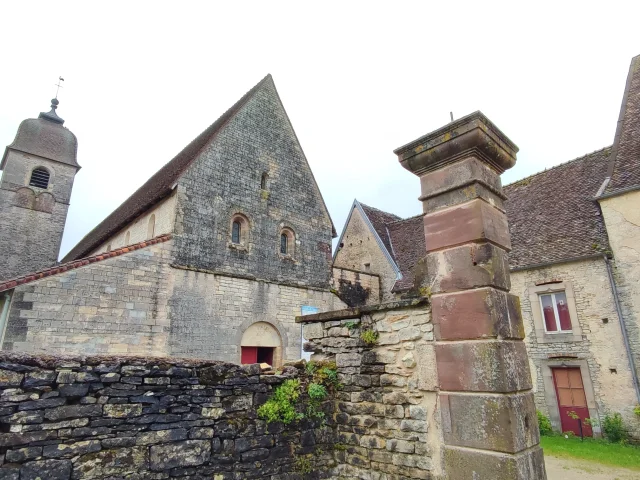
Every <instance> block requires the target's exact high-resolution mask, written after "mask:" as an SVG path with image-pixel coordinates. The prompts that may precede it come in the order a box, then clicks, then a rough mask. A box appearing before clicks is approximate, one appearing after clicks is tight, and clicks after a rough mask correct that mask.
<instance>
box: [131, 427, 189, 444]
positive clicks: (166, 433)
mask: <svg viewBox="0 0 640 480" xmlns="http://www.w3.org/2000/svg"><path fill="white" fill-rule="evenodd" d="M186 439H187V430H186V429H184V428H172V429H170V430H158V431H156V432H143V433H139V434H138V436H137V437H136V445H155V444H158V443H168V442H175V441H177V440H186Z"/></svg>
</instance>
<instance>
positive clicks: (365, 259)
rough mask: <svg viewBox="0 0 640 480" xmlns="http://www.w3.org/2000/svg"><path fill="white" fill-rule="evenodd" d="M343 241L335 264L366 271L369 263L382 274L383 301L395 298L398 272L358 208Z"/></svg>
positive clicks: (377, 273) (375, 270)
mask: <svg viewBox="0 0 640 480" xmlns="http://www.w3.org/2000/svg"><path fill="white" fill-rule="evenodd" d="M342 243H343V246H342V247H340V248H339V250H338V251H337V253H336V255H335V260H334V262H333V266H334V267H337V268H348V269H352V270H359V271H364V268H365V267H364V265H365V263H368V264H369V268H370V269H371V273H373V274H376V275H380V288H381V290H382V301H384V302H388V301H391V300H393V299H394V295H393V294H392V293H391V289H392V288H393V285H394V283H395V282H396V272H395V271H394V269H393V267H392V266H391V263H390V262H389V259H388V258H387V257H386V256H385V254H384V253H383V252H382V250H381V249H380V246H379V245H378V242H376V240H375V238H374V234H373V232H372V231H371V230H370V229H369V227H368V226H367V224H366V223H365V221H364V219H363V218H362V215H361V214H360V211H359V210H358V209H357V208H354V209H353V212H352V214H351V218H350V220H349V224H348V225H346V227H345V230H344V233H343V235H342Z"/></svg>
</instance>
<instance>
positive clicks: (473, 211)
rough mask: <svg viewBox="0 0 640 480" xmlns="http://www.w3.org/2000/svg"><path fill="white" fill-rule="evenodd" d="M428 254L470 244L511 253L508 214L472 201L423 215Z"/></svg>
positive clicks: (483, 203)
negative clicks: (480, 243)
mask: <svg viewBox="0 0 640 480" xmlns="http://www.w3.org/2000/svg"><path fill="white" fill-rule="evenodd" d="M424 229H425V243H426V247H427V252H433V251H435V250H440V249H443V248H447V247H452V246H456V245H460V244H463V243H471V242H480V241H482V242H485V241H486V242H491V243H494V244H496V245H499V246H501V247H502V248H504V249H505V250H507V251H509V250H511V239H510V237H509V226H508V224H507V215H506V214H505V213H504V212H501V211H500V210H498V209H497V208H494V207H493V206H491V205H489V204H488V203H487V202H485V201H483V200H480V199H475V200H471V201H470V202H467V203H463V204H461V205H457V206H454V207H451V208H447V209H445V210H442V211H438V212H435V213H430V214H427V215H425V216H424Z"/></svg>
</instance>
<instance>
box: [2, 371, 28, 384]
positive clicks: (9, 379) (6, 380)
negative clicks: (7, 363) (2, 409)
mask: <svg viewBox="0 0 640 480" xmlns="http://www.w3.org/2000/svg"><path fill="white" fill-rule="evenodd" d="M23 378H24V374H23V373H18V372H13V371H11V370H3V369H0V387H19V386H20V384H21V383H22V379H23Z"/></svg>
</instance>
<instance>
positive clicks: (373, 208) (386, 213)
mask: <svg viewBox="0 0 640 480" xmlns="http://www.w3.org/2000/svg"><path fill="white" fill-rule="evenodd" d="M358 203H359V204H360V205H362V206H363V207H366V208H370V209H371V210H375V211H377V212H380V213H384V214H385V215H390V216H393V217H397V218H398V219H399V220H402V217H401V216H399V215H396V214H395V213H390V212H387V211H385V210H380V209H379V208H376V207H372V206H371V205H367V204H366V203H362V202H361V201H359V200H358ZM394 221H397V220H394ZM389 223H392V222H389Z"/></svg>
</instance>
